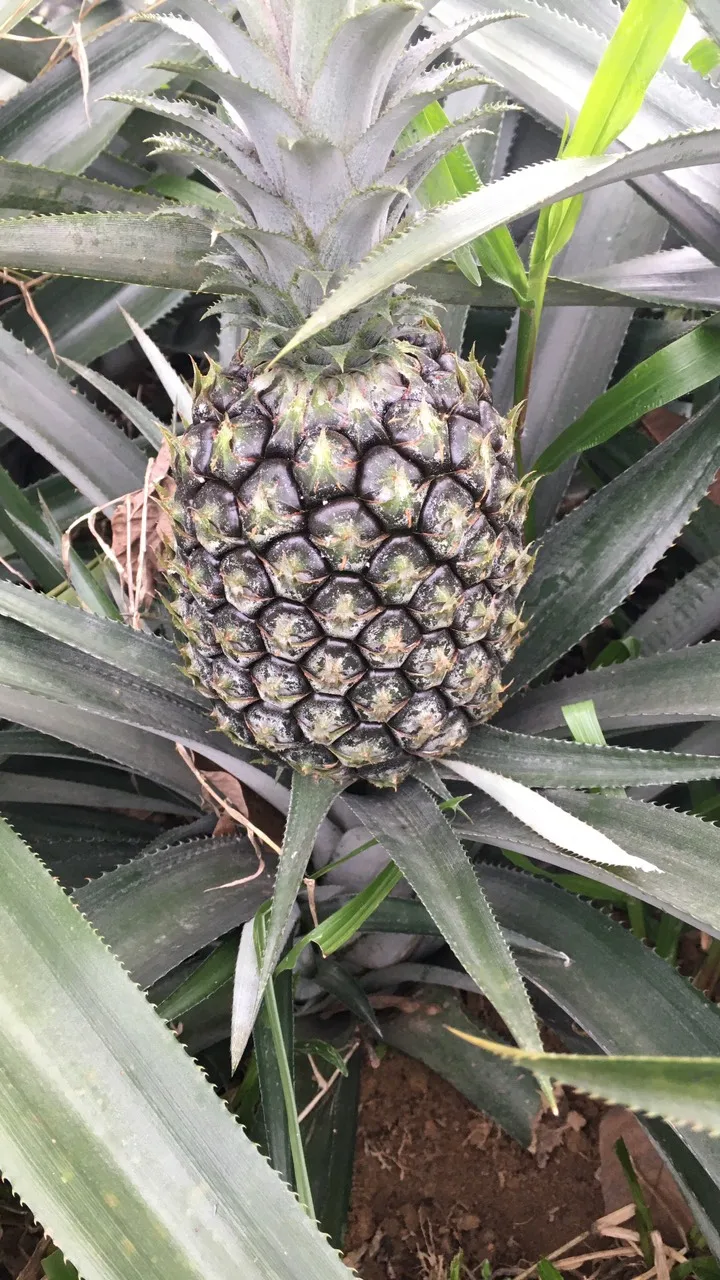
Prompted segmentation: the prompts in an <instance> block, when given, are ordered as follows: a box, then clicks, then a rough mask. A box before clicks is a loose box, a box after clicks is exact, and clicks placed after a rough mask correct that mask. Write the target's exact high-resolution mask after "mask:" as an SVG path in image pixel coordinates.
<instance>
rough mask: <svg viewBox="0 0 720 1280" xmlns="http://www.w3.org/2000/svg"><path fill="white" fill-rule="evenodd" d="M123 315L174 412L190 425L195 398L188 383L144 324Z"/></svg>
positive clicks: (125, 313) (124, 313)
mask: <svg viewBox="0 0 720 1280" xmlns="http://www.w3.org/2000/svg"><path fill="white" fill-rule="evenodd" d="M123 317H124V319H125V321H126V322H127V325H128V328H129V329H130V332H131V333H132V335H133V337H134V339H135V341H136V342H137V343H138V344H139V346H140V348H141V350H142V352H143V353H144V355H145V356H146V357H147V359H148V361H149V362H150V364H151V366H152V368H153V371H154V373H155V376H156V377H157V378H158V380H159V381H160V383H161V384H162V386H163V388H164V390H165V392H166V393H167V396H168V398H169V400H170V403H171V405H172V407H173V413H177V414H178V415H179V417H180V419H181V421H182V422H184V423H185V426H190V423H191V422H192V416H193V400H192V395H191V394H190V391H189V389H188V387H187V385H186V384H185V382H184V381H183V379H182V378H181V377H180V375H179V374H178V373H176V372H175V370H174V369H173V367H172V365H171V364H170V361H169V360H168V359H167V357H166V356H164V355H163V353H162V351H161V350H160V348H159V347H158V346H157V345H156V344H155V343H154V342H153V340H152V338H150V337H148V335H147V334H146V332H145V330H144V329H143V328H142V326H141V325H139V324H138V323H137V321H136V320H133V318H132V316H131V315H128V314H127V312H123Z"/></svg>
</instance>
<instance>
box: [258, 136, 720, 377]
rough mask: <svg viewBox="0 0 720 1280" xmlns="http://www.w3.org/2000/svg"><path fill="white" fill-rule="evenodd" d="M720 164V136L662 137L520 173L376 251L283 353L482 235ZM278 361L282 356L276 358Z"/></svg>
mask: <svg viewBox="0 0 720 1280" xmlns="http://www.w3.org/2000/svg"><path fill="white" fill-rule="evenodd" d="M718 159H720V130H716V129H710V130H705V131H702V132H698V133H695V134H689V135H684V136H682V137H677V138H668V139H664V140H663V141H662V142H656V143H652V144H650V146H648V147H644V148H642V150H640V151H637V152H630V153H628V154H626V155H620V156H617V155H614V156H596V157H587V158H584V159H569V160H548V161H546V162H545V163H543V164H539V165H535V166H534V167H533V168H531V169H521V170H519V171H518V172H517V173H512V174H509V175H508V176H507V177H505V178H501V179H500V180H499V181H498V182H494V183H492V184H491V186H489V187H483V188H482V190H480V191H476V192H474V193H473V194H471V195H468V196H464V197H463V198H462V199H461V200H456V201H455V202H454V203H453V204H451V205H450V206H449V207H445V208H443V209H442V210H439V211H434V212H432V213H428V214H426V215H425V217H424V218H421V219H419V220H418V221H417V222H415V223H414V224H413V225H412V227H410V229H409V230H407V229H406V230H402V231H401V232H400V233H399V234H398V235H397V236H395V237H393V238H392V239H391V240H388V241H386V242H385V244H383V245H381V246H380V247H379V248H377V249H375V250H373V253H372V254H371V256H370V257H369V258H366V259H365V260H364V261H363V262H361V263H360V265H359V267H357V268H356V269H355V270H354V271H353V272H351V274H350V275H349V276H348V277H347V278H346V279H345V280H344V282H343V283H342V284H341V285H340V286H339V288H337V289H336V290H335V292H334V293H332V294H331V295H330V297H329V298H327V299H326V300H325V302H323V303H322V304H321V305H320V306H319V307H318V309H317V311H315V312H314V314H313V315H312V316H311V317H310V319H309V320H307V321H306V322H305V324H304V325H302V326H301V328H300V329H299V330H298V332H297V333H296V334H295V336H294V337H293V338H292V339H291V341H290V342H289V343H287V345H286V346H285V347H284V348H283V350H282V352H281V353H280V355H285V354H286V353H287V352H288V351H292V350H293V349H294V348H295V347H297V346H299V345H300V344H301V343H303V342H305V341H306V340H307V339H308V338H311V337H313V336H314V335H315V334H317V333H320V332H321V331H322V330H323V329H325V328H326V327H327V326H328V325H330V324H332V323H333V322H334V321H335V320H338V319H339V318H340V317H341V316H343V315H345V313H346V312H347V311H350V310H351V309H352V308H354V307H357V306H360V305H361V304H362V303H363V302H367V301H368V300H369V299H370V298H373V297H375V296H376V294H378V293H381V292H382V291H383V290H385V289H389V288H391V287H392V286H393V285H394V284H398V283H399V281H401V280H403V279H404V278H405V277H406V276H408V275H411V274H412V273H413V272H415V271H421V270H422V268H423V267H428V266H430V265H431V264H432V263H433V262H435V261H436V260H437V259H438V258H442V257H448V256H449V255H450V254H452V253H454V252H455V251H456V250H457V249H459V248H461V247H462V245H465V244H468V243H469V242H470V241H471V240H474V239H475V237H476V236H479V235H485V234H486V233H487V232H488V231H492V230H493V228H495V227H498V226H501V225H502V224H504V223H506V222H508V221H510V220H512V219H513V218H517V217H519V216H520V215H521V214H524V213H531V212H532V211H533V210H535V209H540V208H542V207H543V206H544V205H547V204H551V203H553V202H554V201H556V200H560V199H565V198H566V197H568V196H572V195H579V194H581V193H582V192H584V191H591V190H594V188H596V187H601V186H604V185H605V184H606V183H608V182H617V181H620V180H630V179H633V178H637V177H640V176H641V175H642V174H646V173H654V172H657V171H658V170H665V169H673V168H681V167H685V166H687V165H693V164H702V163H704V162H706V163H711V162H714V161H716V160H718ZM276 358H279V357H276Z"/></svg>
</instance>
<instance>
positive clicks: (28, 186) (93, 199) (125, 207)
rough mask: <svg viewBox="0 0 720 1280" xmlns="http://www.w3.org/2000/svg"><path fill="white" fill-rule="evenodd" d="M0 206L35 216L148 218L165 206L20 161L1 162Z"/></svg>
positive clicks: (154, 199)
mask: <svg viewBox="0 0 720 1280" xmlns="http://www.w3.org/2000/svg"><path fill="white" fill-rule="evenodd" d="M0 203H2V205H3V206H4V207H5V208H8V209H30V210H31V211H32V212H33V213H91V212H92V213H145V214H148V215H149V214H151V213H152V212H153V211H154V210H155V209H158V208H159V207H160V205H161V204H162V203H164V202H163V201H162V200H160V199H159V198H157V197H153V196H151V195H146V194H145V193H144V192H137V191H127V190H126V189H125V188H124V187H114V186H112V185H111V184H110V183H108V182H96V181H94V180H93V179H92V178H77V177H75V176H74V175H72V174H69V173H60V172H58V170H56V169H43V168H40V167H39V166H37V165H31V164H21V163H20V162H19V161H17V160H0Z"/></svg>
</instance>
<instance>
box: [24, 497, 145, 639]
mask: <svg viewBox="0 0 720 1280" xmlns="http://www.w3.org/2000/svg"><path fill="white" fill-rule="evenodd" d="M40 501H41V507H42V512H43V516H44V519H45V526H46V528H47V529H48V531H49V533H50V537H51V538H52V545H53V547H54V548H55V554H56V555H57V556H58V558H59V560H60V563H61V564H62V556H63V535H62V529H60V527H59V525H58V524H57V523H56V522H55V520H54V519H53V515H52V512H51V511H50V510H49V509H48V508H47V507H46V506H45V505H44V503H42V499H41V500H40ZM15 523H16V525H17V527H18V528H19V529H20V530H21V532H22V534H23V535H24V536H25V538H26V539H27V540H28V541H29V542H32V543H34V545H35V547H36V548H37V550H38V551H40V552H41V553H42V552H43V551H44V549H45V545H46V542H45V539H44V538H41V537H40V536H39V535H38V534H37V533H35V530H34V529H31V528H30V527H29V526H28V525H25V524H23V525H20V524H19V523H18V522H17V521H16V522H15ZM65 560H66V563H67V569H68V581H69V584H70V587H71V588H72V590H73V591H74V593H75V595H76V597H77V600H78V603H79V604H80V605H81V606H82V608H83V609H87V611H88V613H94V614H96V615H97V616H98V617H99V618H110V619H112V621H114V622H119V621H120V611H119V609H118V607H117V605H116V604H115V601H114V600H112V599H111V598H110V596H109V595H108V594H107V592H106V591H105V590H104V588H103V587H102V586H101V582H100V580H99V579H100V573H101V572H102V570H100V571H99V570H98V567H97V566H96V568H95V573H93V571H92V569H91V568H90V567H89V565H87V564H86V563H85V561H84V560H83V559H82V558H81V556H79V555H78V553H77V551H75V549H74V548H73V547H69V548H68V549H67V551H66V555H65ZM63 567H65V566H63Z"/></svg>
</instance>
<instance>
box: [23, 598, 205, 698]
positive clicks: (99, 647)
mask: <svg viewBox="0 0 720 1280" xmlns="http://www.w3.org/2000/svg"><path fill="white" fill-rule="evenodd" d="M0 616H3V617H6V618H14V619H15V621H16V622H22V623H23V624H24V626H26V627H32V628H33V629H34V630H36V631H38V632H40V633H41V634H42V635H44V636H52V637H53V639H55V640H59V641H61V642H62V643H63V644H64V645H68V646H70V647H71V648H73V649H79V650H80V651H81V652H82V653H85V654H88V655H89V656H91V657H93V658H97V659H99V660H100V661H101V662H106V663H109V664H110V666H112V667H116V668H117V669H118V670H120V671H122V672H124V673H125V675H126V676H137V675H141V676H142V678H143V679H144V680H146V681H149V682H150V683H152V684H153V685H154V686H155V687H156V688H158V689H164V690H165V691H166V692H168V693H174V694H177V695H179V696H180V697H182V698H184V699H187V700H189V701H191V702H199V701H200V700H199V698H198V697H197V696H196V695H195V694H194V693H193V690H192V686H191V685H190V684H189V683H188V681H187V680H186V679H185V677H184V676H183V675H182V672H181V671H180V670H179V668H178V664H177V653H176V650H175V648H174V646H173V645H171V644H170V643H169V642H168V641H167V640H161V639H160V638H159V637H158V636H153V635H151V634H150V633H149V632H147V631H133V630H132V628H131V627H126V626H124V625H123V624H121V623H117V622H110V621H108V620H106V619H100V618H95V617H90V616H89V615H88V614H84V613H80V612H79V611H78V610H77V609H71V608H70V607H69V606H68V605H64V604H59V603H58V602H57V601H55V600H51V599H48V598H47V597H46V596H41V595H38V594H36V593H35V592H32V591H28V590H27V589H26V588H25V587H19V586H15V585H14V584H13V583H10V582H0Z"/></svg>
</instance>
